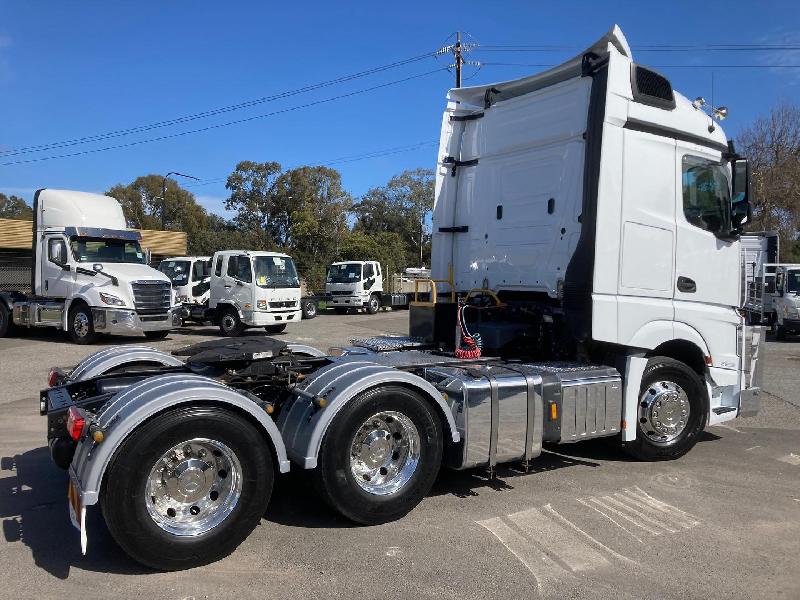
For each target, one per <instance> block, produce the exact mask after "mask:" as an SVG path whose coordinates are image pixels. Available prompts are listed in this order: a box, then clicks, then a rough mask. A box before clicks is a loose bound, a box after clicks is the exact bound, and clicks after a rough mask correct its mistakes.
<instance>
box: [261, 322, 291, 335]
mask: <svg viewBox="0 0 800 600" xmlns="http://www.w3.org/2000/svg"><path fill="white" fill-rule="evenodd" d="M285 329H286V323H281V324H280V325H267V326H266V327H264V331H266V332H267V333H269V334H270V335H275V334H276V333H281V332H282V331H284V330H285Z"/></svg>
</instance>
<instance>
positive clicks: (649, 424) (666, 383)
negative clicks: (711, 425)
mask: <svg viewBox="0 0 800 600" xmlns="http://www.w3.org/2000/svg"><path fill="white" fill-rule="evenodd" d="M637 419H638V420H637V430H636V440H635V441H633V442H628V443H626V444H625V449H626V450H627V451H628V452H629V453H630V454H632V455H633V456H635V457H636V458H639V459H642V460H663V459H673V458H678V457H680V456H683V455H684V454H686V453H687V452H688V451H689V450H690V449H691V448H692V447H693V446H694V445H695V444H696V443H697V440H698V438H699V436H700V433H701V432H702V431H703V428H704V427H705V424H706V421H707V419H708V394H707V393H706V389H705V385H704V384H703V381H702V379H701V378H700V376H699V375H698V374H697V373H696V372H695V371H694V370H692V369H691V368H689V367H688V366H686V365H685V364H684V363H682V362H680V361H677V360H674V359H672V358H666V357H663V356H657V357H654V358H651V359H650V360H649V361H648V362H647V367H646V368H645V370H644V374H643V376H642V385H641V389H640V392H639V409H638V414H637Z"/></svg>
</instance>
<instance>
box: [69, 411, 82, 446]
mask: <svg viewBox="0 0 800 600" xmlns="http://www.w3.org/2000/svg"><path fill="white" fill-rule="evenodd" d="M85 426H86V418H85V417H84V416H83V414H82V413H81V411H80V410H79V409H77V408H76V407H74V406H70V407H69V410H68V411H67V431H68V432H69V437H71V438H72V439H73V440H75V441H76V442H77V441H78V440H79V439H81V434H82V433H83V428H84V427H85Z"/></svg>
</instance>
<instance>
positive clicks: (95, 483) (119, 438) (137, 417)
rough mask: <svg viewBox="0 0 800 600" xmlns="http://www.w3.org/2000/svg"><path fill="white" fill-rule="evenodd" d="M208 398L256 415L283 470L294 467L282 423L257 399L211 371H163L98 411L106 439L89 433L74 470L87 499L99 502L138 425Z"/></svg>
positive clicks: (82, 496)
mask: <svg viewBox="0 0 800 600" xmlns="http://www.w3.org/2000/svg"><path fill="white" fill-rule="evenodd" d="M203 403H212V404H217V405H223V406H229V407H232V408H234V409H238V410H239V411H242V412H244V413H245V414H247V415H249V416H251V417H252V418H253V419H254V420H255V421H256V422H257V423H258V424H259V425H260V426H261V427H262V428H263V430H264V433H265V434H266V436H267V437H268V439H269V441H270V442H271V445H272V447H273V449H274V450H275V456H276V457H277V460H278V469H279V470H280V472H281V473H285V472H286V471H288V470H289V459H288V458H287V456H286V448H285V446H284V444H283V440H282V439H281V436H280V433H279V432H278V428H277V426H276V425H275V422H274V421H273V420H272V419H271V418H270V417H269V416H268V415H267V414H266V412H264V410H262V409H261V408H260V407H259V406H258V405H257V404H256V403H255V402H253V401H252V400H250V399H249V398H247V397H246V396H243V395H242V394H240V393H239V392H237V391H236V390H233V389H231V388H229V387H227V386H225V385H222V384H221V383H219V382H217V381H214V380H213V379H208V378H207V377H201V376H199V375H188V374H185V373H181V374H174V375H159V376H156V377H150V378H148V379H145V380H144V381H140V382H139V383H136V384H134V385H132V386H131V387H129V388H127V389H125V390H123V391H121V392H119V393H118V394H116V395H115V396H114V397H113V398H111V400H109V401H108V403H107V404H105V405H104V406H103V408H102V409H101V410H100V412H99V413H98V415H97V418H98V424H99V425H100V427H102V428H103V430H104V433H105V439H104V440H103V441H102V442H101V443H99V444H98V443H96V442H94V441H93V440H92V439H91V438H88V437H87V438H85V439H84V440H83V441H82V442H81V443H79V444H78V447H77V448H76V450H75V456H74V458H73V459H72V464H71V465H70V475H71V476H72V477H73V478H74V479H75V480H76V481H77V482H78V484H79V485H80V489H81V492H82V493H81V498H82V500H83V503H84V504H86V505H90V504H95V503H97V501H98V499H99V497H100V487H101V485H102V481H103V474H104V473H105V471H106V468H107V467H108V464H109V463H110V462H111V459H112V458H113V456H114V454H115V453H116V451H117V449H118V448H119V447H120V445H121V444H122V443H123V442H124V441H125V440H126V439H127V438H128V436H129V435H130V434H131V433H132V432H133V431H134V430H135V429H136V428H137V427H139V426H140V425H141V424H142V423H144V422H145V421H147V420H148V419H150V418H152V417H155V416H157V415H158V413H161V412H164V411H165V410H167V409H170V408H173V407H176V406H183V405H192V404H195V405H197V404H203Z"/></svg>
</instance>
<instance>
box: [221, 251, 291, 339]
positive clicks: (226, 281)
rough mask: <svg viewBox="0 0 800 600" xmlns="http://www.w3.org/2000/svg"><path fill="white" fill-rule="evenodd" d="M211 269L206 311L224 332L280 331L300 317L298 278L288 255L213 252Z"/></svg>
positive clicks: (225, 333) (233, 334) (224, 333)
mask: <svg viewBox="0 0 800 600" xmlns="http://www.w3.org/2000/svg"><path fill="white" fill-rule="evenodd" d="M212 269H213V270H212V272H211V283H210V297H209V303H208V306H209V313H208V314H209V315H210V317H211V319H212V320H213V321H214V323H216V324H217V325H219V327H220V331H221V332H222V334H223V335H228V336H237V335H240V334H241V333H242V332H243V331H244V329H245V328H248V327H263V328H265V329H266V331H267V332H268V333H280V332H281V331H283V330H284V329H286V325H287V324H289V323H293V322H298V321H300V319H301V318H302V312H301V309H300V279H299V278H298V276H297V270H296V269H295V266H294V261H293V260H292V257H291V256H289V255H288V254H281V253H278V252H262V251H253V250H224V251H221V252H216V253H215V254H214V257H213V259H212Z"/></svg>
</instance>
